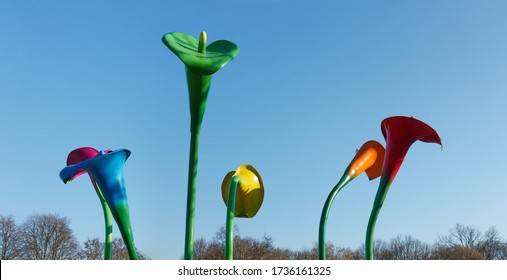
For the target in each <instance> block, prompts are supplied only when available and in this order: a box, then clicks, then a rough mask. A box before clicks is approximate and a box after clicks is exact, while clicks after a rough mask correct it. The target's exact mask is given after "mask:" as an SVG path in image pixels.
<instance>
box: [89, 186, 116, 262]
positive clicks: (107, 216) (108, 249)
mask: <svg viewBox="0 0 507 280" xmlns="http://www.w3.org/2000/svg"><path fill="white" fill-rule="evenodd" d="M92 182H93V187H94V189H95V192H96V193H97V196H98V197H99V200H100V204H101V205H102V212H103V213H104V224H105V229H106V230H105V232H106V236H105V239H104V260H112V259H113V249H112V248H113V216H112V215H111V209H109V206H108V205H107V202H106V200H105V199H104V196H103V195H102V192H101V191H100V189H99V187H98V185H97V184H96V183H95V181H94V180H93V179H92Z"/></svg>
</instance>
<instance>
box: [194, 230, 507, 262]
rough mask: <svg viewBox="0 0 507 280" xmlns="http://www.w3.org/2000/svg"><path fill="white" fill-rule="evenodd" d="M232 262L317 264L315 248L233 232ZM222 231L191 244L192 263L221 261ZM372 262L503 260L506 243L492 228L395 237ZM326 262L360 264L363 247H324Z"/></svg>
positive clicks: (378, 248)
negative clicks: (428, 238) (427, 237)
mask: <svg viewBox="0 0 507 280" xmlns="http://www.w3.org/2000/svg"><path fill="white" fill-rule="evenodd" d="M234 235H235V237H234V259H235V260H318V259H319V254H318V253H319V252H318V244H317V243H315V244H314V245H313V247H312V248H311V249H303V250H299V251H293V250H289V249H282V248H277V247H275V246H274V244H273V239H272V238H271V237H270V236H266V235H265V236H264V237H262V238H260V239H254V238H250V237H242V236H240V234H239V230H238V229H237V228H235V234H234ZM224 240H225V230H224V228H223V227H222V228H221V229H220V230H219V231H218V232H217V233H216V235H215V237H214V238H213V239H212V240H210V241H207V240H206V239H204V238H201V239H198V240H196V241H195V243H194V259H198V260H220V259H223V257H224ZM373 247H374V258H375V259H376V260H507V240H505V239H503V238H502V237H501V236H500V234H499V232H498V230H497V229H496V228H495V227H490V228H489V229H488V230H487V231H485V232H484V233H483V232H482V231H480V230H479V229H477V228H476V227H473V226H464V225H462V224H457V225H455V226H454V227H453V228H452V229H450V230H449V233H448V234H446V235H442V236H439V237H438V239H437V241H436V242H435V243H433V244H429V243H426V242H422V241H420V240H418V239H416V238H414V237H412V236H410V235H406V236H401V235H399V236H397V237H395V238H393V239H391V240H390V241H383V240H376V241H375V242H374V246H373ZM326 257H327V259H328V260H363V259H364V244H363V245H361V246H360V247H358V248H356V249H351V248H344V247H338V246H335V245H333V244H331V243H327V244H326Z"/></svg>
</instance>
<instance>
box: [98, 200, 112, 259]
mask: <svg viewBox="0 0 507 280" xmlns="http://www.w3.org/2000/svg"><path fill="white" fill-rule="evenodd" d="M100 203H101V204H102V210H103V211H104V221H105V227H106V237H105V241H104V260H111V259H113V249H112V248H113V216H111V210H109V206H107V203H106V201H105V200H100Z"/></svg>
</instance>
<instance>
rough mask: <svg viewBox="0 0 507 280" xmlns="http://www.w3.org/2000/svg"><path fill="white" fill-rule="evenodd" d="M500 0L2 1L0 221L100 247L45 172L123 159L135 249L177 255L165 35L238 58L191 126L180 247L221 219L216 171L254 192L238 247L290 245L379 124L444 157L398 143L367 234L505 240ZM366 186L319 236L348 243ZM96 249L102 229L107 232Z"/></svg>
mask: <svg viewBox="0 0 507 280" xmlns="http://www.w3.org/2000/svg"><path fill="white" fill-rule="evenodd" d="M506 11H507V3H506V2H505V1H461V0H460V1H457V0H456V1H401V0H400V1H352V0H350V1H288V0H287V1H281V0H279V1H268V0H265V1H264V0H257V1H232V0H231V1H197V0H196V1H178V2H175V1H144V2H143V1H98V0H90V1H63V0H62V1H56V0H55V1H2V2H1V3H0V97H1V98H0V129H1V130H0V131H1V134H0V135H1V137H0V149H1V151H2V153H1V160H0V214H1V215H10V214H12V215H14V217H15V218H16V220H17V221H18V223H21V222H22V221H23V220H24V219H25V218H26V217H28V216H29V215H31V214H34V213H58V214H60V215H62V216H65V217H68V218H69V219H70V220H71V227H72V228H73V229H74V232H75V234H76V236H77V237H78V239H79V241H80V242H84V241H85V240H86V238H94V237H100V238H101V239H102V238H103V234H104V232H103V230H104V229H103V217H102V210H101V207H100V203H99V202H98V199H97V197H96V194H95V192H94V191H93V189H92V186H91V184H90V180H89V179H88V178H87V177H86V176H82V177H80V178H78V179H76V180H74V181H73V182H71V183H69V184H68V185H64V184H63V183H62V182H61V181H60V179H59V177H58V173H59V172H60V170H61V169H62V168H63V167H64V166H65V160H66V157H67V154H68V153H69V152H70V151H71V150H73V149H75V148H78V147H82V146H91V147H95V148H97V149H118V148H127V149H130V150H131V151H132V155H131V157H130V158H129V159H128V161H127V162H126V165H125V180H126V186H127V193H128V199H129V205H130V210H131V219H132V226H133V231H134V236H135V242H136V245H137V247H138V248H139V249H140V250H141V251H143V252H144V253H146V254H147V255H148V256H150V257H151V258H153V259H179V258H181V257H182V255H183V242H184V224H185V204H186V185H187V168H188V148H189V140H190V131H189V126H190V120H189V108H188V106H189V105H188V93H187V88H186V81H185V75H184V67H183V64H182V63H181V62H180V61H179V59H177V58H176V56H175V55H174V54H173V53H171V52H170V51H169V49H167V48H166V47H165V46H164V45H163V43H162V41H161V37H162V36H163V35H164V34H165V33H167V32H171V31H179V32H185V33H188V34H192V35H193V36H198V34H199V32H200V31H201V30H205V31H206V32H207V33H208V42H213V41H215V40H219V39H227V40H230V41H233V42H235V43H236V44H238V45H239V47H240V53H239V55H238V56H237V57H236V58H235V59H234V60H233V61H232V62H231V63H230V64H229V65H227V66H226V67H225V68H223V69H221V70H220V71H218V72H217V73H216V74H215V75H214V77H213V82H212V85H211V91H210V94H209V99H208V106H207V110H206V114H205V116H204V122H203V128H202V131H201V146H200V159H199V173H198V190H197V208H196V223H195V237H196V238H199V237H205V238H207V239H208V240H209V239H211V238H212V237H213V236H214V234H215V232H216V231H217V230H218V228H219V227H220V226H221V225H224V224H225V211H226V207H225V205H224V203H223V201H222V198H221V195H220V185H221V182H222V179H223V177H224V176H225V174H226V173H227V172H229V171H231V170H234V169H236V168H237V167H238V166H239V165H241V164H243V163H249V164H251V165H253V166H255V168H256V169H257V170H258V171H259V172H260V173H261V174H262V176H263V180H264V182H265V188H266V195H265V199H264V204H263V206H262V208H261V209H260V211H259V213H258V214H257V216H256V217H254V218H253V219H236V224H237V225H238V226H239V227H240V230H241V235H243V236H251V237H255V238H260V237H262V236H263V234H268V235H270V236H272V237H273V238H274V239H275V245H276V246H279V247H286V248H290V249H302V248H310V247H311V246H312V244H313V243H314V242H316V241H317V235H318V234H317V233H318V224H319V218H320V213H321V210H322V206H323V204H324V201H325V199H326V197H327V195H328V194H329V192H330V190H331V189H332V187H333V186H334V185H335V184H336V183H337V181H338V179H339V178H340V176H341V175H342V173H343V171H344V168H345V167H346V166H347V165H348V163H349V162H350V160H351V159H352V157H353V156H354V152H355V150H356V149H357V148H359V147H360V146H361V145H362V143H364V142H365V141H367V140H370V139H373V140H377V141H379V142H381V143H383V144H385V141H384V139H383V137H382V134H381V131H380V122H381V121H382V120H383V119H384V118H386V117H389V116H394V115H406V116H414V117H416V118H418V119H420V120H422V121H424V122H426V123H428V124H430V125H431V126H432V127H433V128H435V129H436V130H437V131H438V132H439V134H440V136H441V137H442V140H443V142H444V150H443V151H441V150H440V147H439V146H438V145H435V144H427V143H422V142H417V143H415V144H414V145H413V146H412V148H411V150H410V151H409V153H408V154H407V157H406V159H405V162H404V163H403V166H402V167H401V169H400V172H399V173H398V176H397V177H396V179H395V181H394V183H393V185H392V186H391V189H390V191H389V194H388V196H387V199H386V201H385V204H384V207H383V209H382V212H381V213H380V216H379V219H378V222H377V227H376V232H375V233H376V234H375V237H376V238H382V239H385V240H388V239H390V238H392V237H394V236H396V235H397V234H411V235H412V236H414V237H416V238H419V239H421V240H423V241H427V242H433V241H435V239H436V237H437V236H438V235H439V234H445V233H446V232H447V231H448V230H449V229H450V228H451V227H452V226H453V225H454V224H456V223H463V224H466V225H474V226H477V227H478V228H480V229H482V230H486V229H487V228H488V227H489V226H496V227H497V228H498V229H499V231H500V233H501V235H502V236H503V237H507V222H506V219H505V217H507V183H506V181H505V169H506V166H507V164H506V162H505V158H507V149H505V143H506V142H507V131H506V128H505V125H506V123H507V110H506V109H505V107H506V105H507V97H506V96H507V17H506V16H505V14H506ZM377 186H378V179H377V180H375V181H371V182H370V181H368V180H367V177H366V176H365V175H362V176H361V177H358V178H357V179H356V180H354V181H353V182H351V183H350V184H349V185H348V186H347V187H346V188H345V189H344V190H343V191H342V192H341V193H340V194H339V195H338V197H337V199H336V200H335V204H334V206H333V208H332V211H331V213H330V217H329V223H328V231H327V232H328V234H327V235H328V240H330V241H332V242H333V243H334V244H335V245H337V246H347V247H351V248H357V247H358V246H359V245H360V244H361V243H362V242H364V235H365V232H366V224H367V221H368V217H369V214H370V211H371V206H372V204H373V198H374V196H375V192H376V188H377ZM115 236H120V235H119V232H118V231H117V230H115Z"/></svg>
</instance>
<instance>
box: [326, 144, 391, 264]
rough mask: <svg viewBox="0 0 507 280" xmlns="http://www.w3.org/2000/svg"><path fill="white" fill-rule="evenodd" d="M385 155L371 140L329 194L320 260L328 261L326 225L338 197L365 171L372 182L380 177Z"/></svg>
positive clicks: (380, 146) (382, 148) (380, 145)
mask: <svg viewBox="0 0 507 280" xmlns="http://www.w3.org/2000/svg"><path fill="white" fill-rule="evenodd" d="M384 153H385V149H384V147H383V146H382V144H380V143H379V142H377V141H373V140H370V141H367V142H366V143H364V144H363V146H361V148H360V149H359V150H358V151H357V153H356V156H355V157H354V158H353V159H352V161H351V162H350V164H349V166H348V167H347V169H346V170H345V172H344V173H343V176H342V178H341V179H340V181H339V182H338V183H337V184H336V186H335V187H334V188H333V190H331V193H329V196H328V197H327V200H326V203H325V204H324V208H323V209H322V214H321V216H320V225H319V259H321V260H325V259H326V224H327V218H328V216H329V211H330V209H331V205H332V204H333V201H334V199H335V197H336V195H337V194H338V192H339V191H340V190H341V189H343V187H345V186H346V185H347V184H348V183H349V182H350V181H352V180H353V179H354V178H356V177H357V176H359V175H360V174H361V173H363V171H364V172H366V175H368V178H369V179H370V180H373V179H375V178H377V177H379V176H380V173H381V171H382V162H383V160H384Z"/></svg>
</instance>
